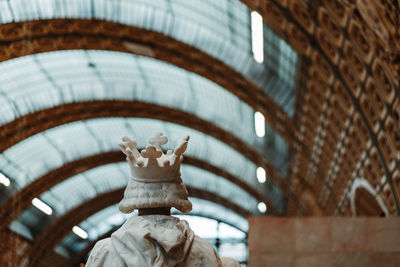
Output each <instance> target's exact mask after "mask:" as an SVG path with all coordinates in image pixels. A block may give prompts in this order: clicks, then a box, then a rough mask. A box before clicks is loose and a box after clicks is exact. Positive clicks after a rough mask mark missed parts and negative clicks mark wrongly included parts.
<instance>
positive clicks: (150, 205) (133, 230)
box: [86, 133, 240, 267]
mask: <svg viewBox="0 0 400 267" xmlns="http://www.w3.org/2000/svg"><path fill="white" fill-rule="evenodd" d="M122 141H123V142H122V144H120V148H121V150H122V152H123V153H124V154H125V155H126V159H127V161H128V162H129V166H130V169H131V175H132V176H131V179H130V180H129V182H128V186H127V187H126V189H125V193H124V198H123V199H122V200H121V202H120V203H119V209H120V211H121V212H123V213H131V212H132V211H133V210H134V209H138V210H139V216H134V217H132V218H129V219H128V220H127V221H126V222H125V223H124V224H123V225H122V226H121V228H119V229H118V230H117V231H115V232H114V233H113V234H112V235H111V237H110V238H106V239H103V240H100V241H99V242H97V243H96V245H95V246H94V248H93V250H92V252H91V254H90V256H89V259H88V261H87V264H86V266H87V267H94V266H107V267H108V266H111V267H119V266H140V267H144V266H159V267H161V266H177V267H183V266H210V267H211V266H213V267H214V266H232V267H234V266H240V265H239V263H238V262H237V261H235V260H233V259H230V258H220V257H219V256H218V255H217V253H216V251H215V249H214V248H213V247H212V246H211V245H210V244H209V243H208V242H207V241H205V240H203V239H201V238H200V237H198V236H196V235H195V234H194V233H193V231H192V230H191V229H190V227H189V225H188V223H187V222H186V221H184V220H180V219H179V218H176V217H173V216H171V215H170V209H171V207H175V208H176V209H178V210H179V211H181V212H182V213H188V212H190V211H191V209H192V203H191V202H190V201H189V200H188V192H187V189H186V187H185V185H184V184H183V183H182V179H181V175H180V164H181V162H182V160H183V156H182V154H183V153H184V152H185V150H186V148H187V145H188V141H189V136H187V137H186V138H184V139H183V140H181V141H180V143H179V144H178V146H177V147H176V148H175V150H174V151H172V150H168V151H167V153H166V154H164V153H163V151H162V149H161V146H162V145H164V144H166V143H167V142H168V138H167V137H166V136H163V134H162V133H156V134H155V136H153V137H151V138H150V139H149V143H150V145H148V146H147V147H146V149H144V150H142V151H141V152H139V151H138V150H137V148H136V142H135V141H134V140H132V139H130V138H129V137H123V138H122Z"/></svg>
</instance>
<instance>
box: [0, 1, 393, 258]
mask: <svg viewBox="0 0 400 267" xmlns="http://www.w3.org/2000/svg"><path fill="white" fill-rule="evenodd" d="M45 3H46V4H45ZM249 8H250V9H251V10H256V11H258V12H259V13H260V14H261V15H262V17H263V19H264V22H265V23H266V24H264V57H265V61H264V63H263V64H259V63H257V62H255V60H254V59H253V58H252V51H251V31H250V26H251V25H250V9H249ZM396 12H398V13H399V12H400V8H399V4H398V3H397V2H396V1H394V2H393V3H392V2H389V1H387V2H385V3H378V2H373V3H370V2H368V1H363V0H360V1H346V0H335V1H330V0H329V1H328V0H322V1H308V2H307V1H302V0H295V1H276V0H268V1H247V0H243V1H238V0H237V1H236V0H234V1H227V0H226V1H225V0H221V1H180V0H173V1H169V0H165V1H162V0H159V1H152V2H146V1H134V2H133V1H132V2H130V1H123V0H120V1H106V0H103V1H89V0H88V1H56V0H54V1H44V0H32V1H22V0H20V1H2V2H0V23H1V24H0V69H1V70H2V71H1V73H0V81H1V84H0V103H1V105H0V110H1V114H2V116H1V118H0V119H1V120H2V121H1V122H0V141H1V142H0V147H1V149H0V150H1V151H3V152H4V153H3V154H2V155H1V158H0V165H1V167H0V171H1V172H2V173H3V172H4V173H5V174H6V175H7V176H9V177H10V178H11V179H12V182H13V183H14V182H15V184H14V186H15V185H17V186H16V187H14V189H13V190H17V189H18V190H19V189H22V190H21V191H20V193H21V194H14V195H13V196H12V197H11V198H9V201H8V202H7V204H6V205H5V206H4V207H7V206H8V210H7V208H4V207H3V208H2V209H1V210H0V215H1V216H3V217H5V216H4V215H5V214H7V212H6V211H10V207H12V205H13V204H15V203H19V199H18V196H25V197H26V198H25V197H24V198H23V200H22V201H21V203H24V204H23V205H22V206H20V207H23V208H24V209H25V208H27V207H28V204H29V201H30V199H31V198H32V197H33V196H38V195H39V194H42V193H43V195H42V196H43V198H47V201H50V202H51V201H52V200H51V194H52V193H51V191H52V190H53V191H54V190H58V189H56V188H61V187H63V186H65V185H66V184H67V183H73V182H72V181H73V180H74V179H84V178H77V177H78V176H79V175H81V176H79V177H84V176H85V175H86V174H85V175H83V173H85V172H86V173H90V172H91V171H95V170H96V169H92V168H93V167H97V168H103V167H99V166H100V165H104V164H109V165H105V166H104V168H107V167H108V166H112V167H110V168H116V167H115V166H118V165H119V164H120V163H116V162H120V160H116V159H115V154H113V153H116V152H115V145H116V144H117V142H118V141H119V138H120V137H121V136H122V135H126V134H124V133H123V132H131V133H134V134H135V135H137V136H134V137H135V138H137V139H139V144H140V143H142V144H143V145H144V144H145V141H146V140H145V139H146V138H145V137H146V136H148V135H150V134H152V132H151V131H154V130H160V129H156V128H161V129H162V131H164V133H165V134H166V135H169V137H170V140H176V139H177V138H181V137H182V136H181V135H185V134H186V133H187V132H188V133H189V134H190V135H191V136H192V139H191V141H190V142H193V144H192V151H190V150H189V151H188V155H189V162H190V159H193V160H195V161H197V162H199V161H203V162H204V163H205V165H207V166H213V167H212V168H211V167H206V168H203V169H202V170H200V172H199V171H198V169H197V168H195V167H189V169H190V168H193V169H196V170H197V171H195V172H196V173H198V174H200V173H202V176H210V177H211V176H213V179H211V178H210V181H211V180H213V181H218V182H219V181H223V183H225V184H230V185H232V186H233V187H232V190H231V191H229V192H224V193H223V194H220V192H218V194H215V197H214V201H217V200H218V199H219V200H221V199H222V198H223V199H227V200H233V198H231V195H229V194H231V193H234V192H239V193H238V194H239V195H246V194H250V195H253V196H254V200H253V202H254V203H256V202H255V201H260V200H261V199H262V198H264V199H267V200H268V201H269V203H268V205H269V207H273V209H272V211H273V212H272V214H274V211H275V209H276V211H277V213H282V212H283V213H284V214H288V215H316V214H317V215H319V214H324V215H333V214H335V215H341V214H344V215H346V214H349V213H350V205H349V199H348V195H349V192H350V190H351V184H352V181H353V180H354V179H356V177H364V178H365V179H366V180H367V181H368V183H369V184H370V185H371V188H374V189H375V190H376V194H377V195H379V196H380V197H381V198H382V199H383V201H384V202H385V203H384V204H385V205H386V206H387V210H388V213H389V214H391V215H395V214H399V212H400V206H399V199H400V195H399V192H400V174H399V171H398V169H399V168H400V160H399V159H398V157H397V155H398V153H399V150H400V149H399V146H398V145H397V144H398V139H399V136H400V127H397V125H400V122H399V121H400V119H399V117H400V115H399V114H400V108H399V107H400V102H399V98H400V93H399V91H400V90H399V82H398V81H399V80H400V78H399V77H400V66H399V63H398V62H399V58H400V30H399V29H400V22H399V21H398V20H396V19H395V18H396V15H395V14H396ZM132 14H135V15H134V16H132ZM73 49H75V51H64V52H61V51H57V50H73ZM90 49H92V50H90ZM94 49H97V51H95V50H94ZM99 50H103V51H99ZM104 50H107V51H104ZM117 51H118V52H117ZM161 61H163V62H161ZM298 62H299V63H300V64H298ZM173 65H175V66H176V67H175V66H173ZM172 92H173V93H172ZM148 101H150V102H151V103H147V104H146V103H145V102H148ZM132 104H134V105H132ZM106 105H108V106H107V107H106ZM129 105H131V106H129ZM135 108H136V109H135ZM82 111H85V112H82ZM254 111H260V112H262V113H263V114H264V116H265V117H266V120H267V122H268V124H267V126H266V130H267V135H266V137H265V138H263V139H259V138H257V137H256V136H255V134H254V133H253V125H252V124H253V119H252V113H253V112H254ZM163 112H165V114H163ZM133 113H137V114H141V115H137V114H136V115H133ZM3 114H4V116H3ZM96 114H97V115H96ZM171 115H172V116H171ZM102 117H108V118H107V119H104V118H102ZM139 117H142V118H146V119H138V118H139ZM94 118H98V119H94ZM149 118H152V119H158V120H167V121H170V122H173V123H177V124H180V125H184V126H185V127H186V128H183V127H182V126H177V125H175V124H174V126H172V127H170V126H165V125H170V123H165V122H163V123H154V125H153V126H151V127H150V126H149V125H148V124H149V123H148V122H150V121H153V120H149ZM168 118H169V119H168ZM79 120H85V121H81V122H80V121H79ZM140 120H142V121H143V124H140V127H139V128H140V129H142V128H143V129H146V130H143V132H142V133H140V134H138V132H137V128H135V127H132V125H131V124H132V123H131V121H140ZM105 121H107V123H99V122H105ZM150 124H153V122H151V123H150ZM127 125H130V126H128V128H129V129H128V128H126V127H127ZM153 128H154V129H153ZM193 129H195V130H193ZM147 131H149V132H147ZM78 132H79V136H80V138H81V140H73V138H71V136H73V135H75V134H76V133H78ZM100 133H101V134H100ZM103 135H104V136H103ZM57 136H58V138H59V139H57ZM101 136H103V137H101ZM61 137H62V138H61ZM99 138H100V139H99ZM102 138H104V139H102ZM61 139H63V141H62V142H61V141H60V140H61ZM93 140H96V141H93ZM99 140H100V141H99ZM70 142H72V143H73V145H72V146H71V147H69V148H66V149H64V146H65V144H68V145H69V143H70ZM63 145H64V146H63ZM60 147H62V148H61V150H60ZM88 147H90V148H89V149H88ZM189 147H190V146H189ZM42 151H46V153H48V155H47V159H46V157H45V156H43V154H42V153H43V152H42ZM85 151H86V152H85ZM112 151H114V152H112ZM239 153H242V155H240V154H239ZM96 155H103V156H104V159H103V161H102V160H99V161H98V162H99V165H96V164H94V165H92V167H87V168H86V169H84V170H82V171H78V172H76V171H74V170H67V166H69V164H73V163H74V162H81V161H82V162H84V161H85V160H88V159H93V157H96ZM105 155H114V156H105ZM224 155H225V157H224ZM226 155H229V157H226ZM52 156H53V157H52ZM50 157H51V160H49V158H50ZM99 157H101V156H99ZM187 163H188V162H187ZM192 163H193V162H192ZM189 164H190V163H189ZM25 165H26V166H25ZM86 165H87V166H89V165H90V164H86ZM192 166H196V165H195V164H192ZM257 166H263V167H264V168H265V169H266V170H267V173H268V178H269V179H267V180H268V183H267V184H266V185H260V184H258V182H257V180H256V177H255V173H256V172H255V170H256V167H257ZM63 167H65V169H63ZM196 167H199V165H197V166H196ZM57 170H62V172H63V173H65V175H64V176H63V177H65V178H63V179H62V180H65V179H67V178H68V177H72V176H73V175H75V176H74V177H73V178H70V179H71V181H69V180H65V182H63V183H60V184H58V185H56V184H57V182H56V183H54V184H52V185H51V186H49V187H47V188H46V189H45V190H49V189H50V188H52V186H55V187H54V188H53V189H50V191H48V192H44V191H45V190H43V191H40V190H38V187H40V181H41V179H37V178H39V177H40V176H41V177H45V176H46V175H50V176H51V174H52V173H53V171H57ZM216 170H217V171H216ZM203 172H204V173H203ZM78 173H82V174H78ZM189 173H190V175H192V174H193V173H192V172H191V171H190V172H189V171H188V175H189ZM121 175H122V174H121ZM215 175H217V176H220V177H219V178H218V179H217V178H216V176H215ZM214 176H215V177H214ZM233 177H234V179H233ZM221 178H222V179H225V180H221ZM35 179H37V180H35ZM85 179H88V178H87V177H86V178H85ZM89 179H90V178H89ZM121 179H122V178H121ZM189 179H190V178H189ZM206 179H207V178H206ZM33 181H35V182H33ZM235 181H236V182H235ZM30 182H33V183H31V184H30ZM196 182H197V181H196ZM188 183H191V181H188ZM29 184H30V185H29ZM209 184H212V183H209ZM192 185H193V186H195V185H199V188H197V189H196V187H191V188H192V189H191V190H203V192H205V191H204V190H206V191H207V190H208V189H210V190H208V191H210V192H214V193H215V192H216V190H214V191H213V188H214V189H215V187H211V188H206V187H204V186H205V184H192ZM93 187H94V188H95V187H96V186H93ZM224 187H226V188H228V187H229V186H224ZM32 188H33V189H32ZM65 188H67V187H65ZM112 188H114V187H112V186H108V187H105V188H103V189H102V191H101V192H106V191H107V190H109V189H112ZM233 188H236V189H233ZM10 190H11V189H10ZM235 190H239V191H235ZM61 191H62V192H64V191H68V190H67V189H62V190H61ZM208 191H207V192H208ZM192 192H193V191H192ZM196 192H197V193H199V192H198V191H196ZM255 192H258V193H256V194H255ZM11 193H13V192H11ZM214 193H211V194H214ZM105 194H107V193H105ZM259 194H260V195H259ZM203 196H204V194H203ZM225 197H226V198H225ZM250 197H251V196H250ZM84 199H85V198H81V199H80V200H78V201H77V202H76V203H75V206H76V205H78V204H79V201H84ZM107 199H108V197H105V200H106V201H105V202H107ZM56 202H57V201H56V200H54V203H56ZM367 202H368V201H367ZM367 202H366V205H368V203H367ZM248 203H251V201H250V202H248ZM254 203H253V205H252V207H251V208H254ZM55 205H56V204H55ZM226 205H227V204H226V203H225V206H226ZM234 205H236V204H234ZM249 205H250V204H249ZM17 206H18V205H17ZM236 206H237V207H238V208H240V209H244V207H241V205H236ZM71 207H72V206H71ZM71 207H70V208H71ZM104 207H105V206H104ZM249 208H250V206H249ZM251 208H250V209H251ZM100 209H101V208H100ZM204 209H205V208H204ZM11 210H12V209H11ZM60 210H61V209H60ZM66 210H68V209H64V211H66ZM269 211H271V209H270V210H269ZM21 212H22V210H19V211H18V212H14V213H13V214H14V215H13V216H14V217H12V218H13V219H14V218H16V216H18V215H19V214H20V213H21ZM25 212H29V208H28V210H27V211H25ZM236 212H237V211H236ZM203 215H204V214H203ZM83 219H84V218H82V220H83ZM8 223H9V221H8ZM8 223H7V225H8ZM56 225H57V220H56V221H54V223H52V224H51V226H49V228H47V229H45V230H44V232H43V233H42V235H41V237H40V238H44V237H46V235H47V236H49V235H50V233H57V231H59V228H58V226H56ZM63 231H64V230H63ZM63 233H64V234H67V233H68V231H66V230H65V232H63ZM40 238H39V239H40ZM40 240H41V239H40ZM53 241H54V240H51V241H49V243H48V245H49V247H53V246H55V245H57V244H56V243H57V242H59V241H61V240H58V241H57V242H53ZM45 247H47V246H45ZM36 250H37V252H38V255H41V253H45V251H43V250H42V249H40V248H36Z"/></svg>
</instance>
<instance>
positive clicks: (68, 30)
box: [0, 19, 296, 146]
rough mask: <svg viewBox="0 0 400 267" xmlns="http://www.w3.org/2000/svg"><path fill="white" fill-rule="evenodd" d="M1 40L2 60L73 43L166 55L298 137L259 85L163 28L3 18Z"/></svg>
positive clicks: (67, 47)
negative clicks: (9, 19) (159, 30)
mask: <svg viewBox="0 0 400 267" xmlns="http://www.w3.org/2000/svg"><path fill="white" fill-rule="evenodd" d="M24 29H29V31H27V30H24ZM27 38H29V44H28V43H27V41H26V40H27ZM0 41H1V42H0V62H1V61H5V60H10V59H13V58H17V57H21V56H25V55H31V54H36V53H43V52H50V51H57V50H70V49H100V50H111V51H120V52H126V53H134V54H138V55H143V56H147V57H152V58H155V59H159V60H162V61H166V62H168V63H171V64H174V65H176V66H178V67H181V68H183V69H185V70H187V71H190V72H193V73H197V74H199V75H201V76H203V77H205V78H207V79H209V80H211V81H213V82H215V83H216V84H218V85H220V86H221V87H223V88H224V89H225V90H228V91H230V92H231V93H233V94H234V95H236V96H237V97H239V98H240V99H241V100H242V101H244V102H246V103H247V104H249V105H250V106H251V107H253V109H254V110H257V111H260V112H262V113H263V114H264V116H265V118H266V120H267V121H268V122H269V124H270V125H271V126H272V127H274V128H275V129H276V130H277V131H278V132H279V133H280V134H281V135H282V137H283V138H284V139H285V140H286V141H287V142H288V144H289V145H292V146H294V144H295V143H296V141H295V136H294V135H293V133H294V132H295V128H294V125H293V121H292V119H291V118H290V117H289V116H288V115H287V114H286V112H285V111H284V110H283V109H282V108H281V107H280V106H279V105H278V104H277V103H276V102H275V101H274V100H273V99H272V98H271V97H270V96H269V95H267V94H266V93H264V92H263V90H262V89H261V88H259V87H258V86H257V85H256V84H254V83H253V82H251V81H250V80H249V79H248V78H246V77H244V76H243V75H242V74H240V73H239V72H237V71H235V70H234V69H233V68H231V67H229V66H228V65H226V64H225V63H223V62H221V61H220V60H218V59H216V58H214V57H212V56H210V55H209V54H207V53H205V52H202V51H201V50H199V49H197V48H195V47H193V46H191V45H188V44H185V43H183V42H180V41H177V40H176V39H174V38H171V37H169V36H167V35H164V34H162V33H158V32H154V31H150V30H147V29H143V28H138V27H134V26H128V25H124V24H119V23H115V22H110V21H104V20H93V19H90V20H89V19H51V20H35V21H28V22H17V23H8V24H2V25H0Z"/></svg>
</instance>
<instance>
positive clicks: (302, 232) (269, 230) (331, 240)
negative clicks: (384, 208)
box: [248, 217, 400, 267]
mask: <svg viewBox="0 0 400 267" xmlns="http://www.w3.org/2000/svg"><path fill="white" fill-rule="evenodd" d="M249 224H250V229H249V240H248V242H249V266H250V267H258V266H260V267H268V266H295V267H303V266H304V267H313V266H316V267H320V266H322V267H339V266H340V267H346V266H349V267H365V266H367V267H377V266H385V267H386V266H388V267H391V266H393V267H394V266H396V267H400V218H397V217H393V218H352V217H340V218H339V217H309V218H298V217H293V218H289V217H285V218H274V217H251V218H249Z"/></svg>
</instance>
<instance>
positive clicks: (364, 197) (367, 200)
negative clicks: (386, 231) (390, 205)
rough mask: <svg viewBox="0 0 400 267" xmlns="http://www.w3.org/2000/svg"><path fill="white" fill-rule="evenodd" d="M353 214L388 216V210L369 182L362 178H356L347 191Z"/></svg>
mask: <svg viewBox="0 0 400 267" xmlns="http://www.w3.org/2000/svg"><path fill="white" fill-rule="evenodd" d="M348 197H349V198H350V208H351V213H352V215H353V216H388V215H389V211H388V209H387V207H386V205H385V202H384V201H383V200H382V198H381V196H379V195H378V194H377V193H376V192H375V190H374V188H373V187H372V186H371V184H370V183H369V182H368V181H367V180H366V179H364V178H356V179H355V180H354V181H353V184H352V185H351V191H350V193H349V196H348Z"/></svg>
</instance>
